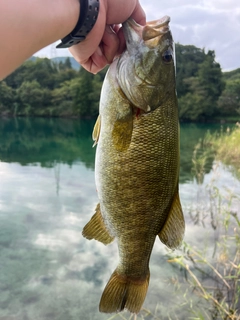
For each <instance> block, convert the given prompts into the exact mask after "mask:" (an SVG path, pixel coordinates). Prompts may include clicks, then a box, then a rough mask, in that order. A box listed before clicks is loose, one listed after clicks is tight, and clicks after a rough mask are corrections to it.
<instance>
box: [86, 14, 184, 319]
mask: <svg viewBox="0 0 240 320" xmlns="http://www.w3.org/2000/svg"><path fill="white" fill-rule="evenodd" d="M168 23H169V18H168V17H164V18H163V19H161V20H158V21H157V22H151V23H150V24H149V25H150V29H147V30H146V28H147V27H146V28H144V27H141V26H139V25H137V24H136V23H135V22H133V21H132V20H130V22H127V23H126V24H125V25H124V31H125V37H126V40H127V51H126V52H125V55H124V54H123V55H122V56H121V57H120V58H119V59H117V60H115V61H114V62H113V63H112V65H111V66H110V68H109V70H108V73H107V75H106V77H105V80H104V84H103V88H102V93H101V100H100V116H99V119H98V121H97V123H96V126H95V129H94V133H93V136H94V139H95V140H97V143H98V146H97V152H96V170H95V171H96V185H97V190H98V196H99V201H100V205H98V206H97V208H96V213H95V215H94V216H93V218H92V219H91V220H90V222H89V223H88V224H87V225H86V226H85V227H84V229H83V235H84V236H85V237H86V238H88V239H96V240H99V241H101V242H103V243H104V244H108V243H110V242H111V241H112V240H113V239H114V238H116V239H117V242H118V249H119V264H118V266H117V268H116V270H115V271H114V273H113V275H112V276H111V278H110V280H109V282H108V284H107V286H106V288H105V290H104V292H103V295H102V298H101V301H100V311H102V312H118V311H121V310H123V309H124V308H126V309H128V310H129V311H131V312H133V313H138V312H139V311H140V309H141V306H142V304H143V302H144V299H145V296H146V292H147V288H148V282H149V276H150V274H149V259H150V255H151V251H152V247H153V245H154V242H155V238H156V236H157V235H158V236H159V238H160V240H161V241H162V242H163V243H164V244H166V245H167V246H168V247H170V248H175V247H177V246H178V245H180V243H181V241H182V238H183V234H184V218H183V214H182V210H181V204H180V200H179V196H178V176H179V125H178V110H177V99H176V91H175V74H174V72H175V71H174V63H173V61H172V59H170V58H171V57H170V53H171V48H172V38H171V34H170V31H169V30H168V27H167V26H168ZM149 25H148V27H149ZM149 30H150V31H149ZM144 33H145V38H147V40H146V39H143V40H144V43H142V44H141V45H140V47H138V48H137V50H135V51H134V50H133V52H132V51H131V46H133V44H132V43H131V42H130V41H128V40H129V39H130V40H131V41H134V37H135V38H136V37H137V36H139V37H140V39H139V40H141V39H142V38H144ZM149 34H150V35H149ZM156 38H157V41H156ZM146 43H147V45H146V48H145V44H146ZM141 46H142V47H143V49H142V47H141ZM149 48H150V49H149ZM159 48H160V49H159ZM156 49H157V50H156ZM154 50H155V51H156V52H153V51H154ZM140 51H142V52H140ZM149 52H150V53H149ZM166 52H167V55H168V57H167V59H170V61H167V63H165V62H164V61H162V60H163V57H162V56H163V54H166ZM134 54H135V56H134ZM144 55H146V59H144ZM132 56H133V57H134V59H132ZM131 59H132V60H131ZM159 59H160V60H159ZM126 61H127V62H128V63H129V61H130V64H129V65H128V64H126ZM136 61H140V62H139V63H140V66H142V65H144V63H145V65H144V67H143V75H144V77H142V73H141V72H142V71H141V68H140V67H139V66H137V62H136ZM147 66H149V68H147ZM131 68H132V70H131ZM134 68H135V69H134ZM144 72H145V74H144ZM134 73H135V74H134ZM149 75H150V76H149ZM129 79H130V80H129ZM141 79H142V80H141ZM151 81H152V82H151ZM99 226H101V227H99Z"/></svg>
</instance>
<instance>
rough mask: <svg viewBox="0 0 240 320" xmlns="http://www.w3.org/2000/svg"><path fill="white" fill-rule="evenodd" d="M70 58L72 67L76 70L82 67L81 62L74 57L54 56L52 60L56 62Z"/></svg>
mask: <svg viewBox="0 0 240 320" xmlns="http://www.w3.org/2000/svg"><path fill="white" fill-rule="evenodd" d="M67 58H69V59H70V62H71V65H72V68H73V69H75V70H79V69H80V64H79V63H77V61H76V60H75V59H74V58H73V57H55V58H52V59H51V60H53V61H54V62H57V63H59V62H65V60H66V59H67Z"/></svg>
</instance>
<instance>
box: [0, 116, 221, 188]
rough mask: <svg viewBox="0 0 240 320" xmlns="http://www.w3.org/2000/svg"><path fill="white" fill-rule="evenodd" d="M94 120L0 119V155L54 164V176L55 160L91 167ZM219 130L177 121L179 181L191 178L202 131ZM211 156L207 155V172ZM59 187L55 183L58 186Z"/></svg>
mask: <svg viewBox="0 0 240 320" xmlns="http://www.w3.org/2000/svg"><path fill="white" fill-rule="evenodd" d="M93 126H94V120H85V121H81V120H69V119H42V118H34V119H29V118H23V119H21V118H20V119H19V118H15V119H4V120H1V121H0V132H1V143H0V159H1V161H4V162H18V163H20V164H21V165H27V164H33V163H40V165H41V166H42V167H55V174H56V180H57V179H58V178H59V174H60V173H59V171H60V170H61V168H60V166H59V163H66V164H69V165H72V164H73V163H74V162H77V161H81V162H83V163H84V164H85V166H86V167H87V168H94V155H95V149H94V148H92V143H93V142H92V138H91V135H92V128H93ZM207 130H210V131H212V132H213V131H216V130H220V125H219V124H215V125H213V124H211V125H206V124H181V141H180V144H181V166H180V182H181V183H183V182H185V181H189V180H192V179H193V177H194V174H193V173H192V171H191V169H192V157H193V151H194V147H195V146H196V144H197V143H198V141H199V139H200V138H203V137H204V135H205V133H206V131H207ZM212 161H213V157H210V158H208V164H207V166H206V170H207V172H209V171H210V169H211V167H212ZM58 187H59V186H58Z"/></svg>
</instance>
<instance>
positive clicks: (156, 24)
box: [142, 16, 170, 41]
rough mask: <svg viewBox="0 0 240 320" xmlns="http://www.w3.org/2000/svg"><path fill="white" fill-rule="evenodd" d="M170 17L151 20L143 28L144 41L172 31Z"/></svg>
mask: <svg viewBox="0 0 240 320" xmlns="http://www.w3.org/2000/svg"><path fill="white" fill-rule="evenodd" d="M169 22H170V17H169V16H164V17H163V18H161V19H159V20H153V21H149V22H148V23H147V24H146V26H144V28H143V32H142V38H143V40H144V41H147V40H151V39H153V38H156V37H158V36H161V35H164V34H166V33H168V32H169V31H170V29H169Z"/></svg>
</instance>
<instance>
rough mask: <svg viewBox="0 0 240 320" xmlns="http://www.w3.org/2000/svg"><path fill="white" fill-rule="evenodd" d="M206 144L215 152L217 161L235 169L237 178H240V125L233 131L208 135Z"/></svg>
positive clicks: (228, 130)
mask: <svg viewBox="0 0 240 320" xmlns="http://www.w3.org/2000/svg"><path fill="white" fill-rule="evenodd" d="M205 142H206V143H207V144H208V145H209V146H211V148H212V149H213V150H214V151H215V153H216V159H217V160H220V161H221V162H223V163H224V164H226V165H230V166H232V167H234V171H235V173H236V175H237V177H238V178H240V123H237V124H236V127H234V128H233V129H232V130H230V129H229V128H228V129H227V130H226V132H223V131H221V133H220V134H214V135H211V134H208V135H207V136H206V139H205Z"/></svg>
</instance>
